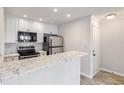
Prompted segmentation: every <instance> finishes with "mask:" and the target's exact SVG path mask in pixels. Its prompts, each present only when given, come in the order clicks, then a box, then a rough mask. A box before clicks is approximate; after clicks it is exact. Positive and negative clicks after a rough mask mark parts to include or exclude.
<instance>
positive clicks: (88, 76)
mask: <svg viewBox="0 0 124 93" xmlns="http://www.w3.org/2000/svg"><path fill="white" fill-rule="evenodd" d="M80 74H81V75H83V76H85V77H87V78H90V79H92V78H93V76H90V75H87V74H84V73H80Z"/></svg>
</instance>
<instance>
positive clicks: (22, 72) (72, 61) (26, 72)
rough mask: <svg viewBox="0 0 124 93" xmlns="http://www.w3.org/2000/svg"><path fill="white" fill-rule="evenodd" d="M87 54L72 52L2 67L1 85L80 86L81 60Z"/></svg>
mask: <svg viewBox="0 0 124 93" xmlns="http://www.w3.org/2000/svg"><path fill="white" fill-rule="evenodd" d="M86 55H87V53H84V52H77V51H70V52H64V53H59V54H54V55H48V56H40V57H35V58H29V59H23V60H18V61H11V62H6V63H2V64H1V65H0V84H2V85H8V84H11V85H17V84H19V85H20V84H26V85H27V84H40V85H48V84H49V85H79V84H80V61H81V60H80V59H81V58H82V57H83V56H86Z"/></svg>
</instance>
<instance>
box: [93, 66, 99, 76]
mask: <svg viewBox="0 0 124 93" xmlns="http://www.w3.org/2000/svg"><path fill="white" fill-rule="evenodd" d="M99 71H100V68H99V69H97V71H96V72H95V73H94V74H93V75H92V78H93V77H94V76H95V75H96V74H97V73H98V72H99Z"/></svg>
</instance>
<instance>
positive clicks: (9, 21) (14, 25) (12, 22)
mask: <svg viewBox="0 0 124 93" xmlns="http://www.w3.org/2000/svg"><path fill="white" fill-rule="evenodd" d="M17 31H18V18H16V17H10V16H9V17H8V16H6V33H5V37H6V38H5V42H6V43H10V42H11V43H15V42H17Z"/></svg>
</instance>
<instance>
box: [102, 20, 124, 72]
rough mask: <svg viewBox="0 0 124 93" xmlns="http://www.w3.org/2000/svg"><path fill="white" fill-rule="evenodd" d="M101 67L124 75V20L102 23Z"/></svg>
mask: <svg viewBox="0 0 124 93" xmlns="http://www.w3.org/2000/svg"><path fill="white" fill-rule="evenodd" d="M101 30H102V63H101V67H102V68H105V69H108V70H112V71H115V72H119V73H122V74H124V18H121V19H117V18H115V19H111V20H106V21H105V22H102V23H101Z"/></svg>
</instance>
